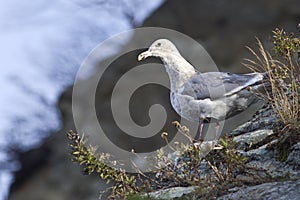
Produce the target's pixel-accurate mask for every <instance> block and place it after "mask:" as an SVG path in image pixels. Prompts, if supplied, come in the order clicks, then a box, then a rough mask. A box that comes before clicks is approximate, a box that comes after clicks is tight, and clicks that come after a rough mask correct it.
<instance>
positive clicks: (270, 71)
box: [244, 30, 300, 130]
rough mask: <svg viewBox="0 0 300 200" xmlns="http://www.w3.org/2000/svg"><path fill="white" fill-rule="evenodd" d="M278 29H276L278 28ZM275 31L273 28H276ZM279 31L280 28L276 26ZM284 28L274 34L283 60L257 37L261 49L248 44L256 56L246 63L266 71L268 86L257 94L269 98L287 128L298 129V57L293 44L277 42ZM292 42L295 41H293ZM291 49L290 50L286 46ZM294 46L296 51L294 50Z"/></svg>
mask: <svg viewBox="0 0 300 200" xmlns="http://www.w3.org/2000/svg"><path fill="white" fill-rule="evenodd" d="M275 31H276V30H275ZM275 31H274V32H275ZM277 31H279V30H277ZM280 33H281V34H283V33H284V32H276V34H275V33H274V34H275V35H274V37H275V36H276V37H275V38H274V45H275V47H274V50H275V53H278V54H279V55H280V56H281V57H282V58H283V61H279V60H276V59H274V58H273V57H272V56H271V54H270V53H269V52H268V51H266V50H265V49H264V47H263V45H262V43H261V42H260V40H259V39H257V41H258V53H257V52H255V51H254V50H252V49H251V48H248V49H249V50H250V51H251V53H252V54H253V55H254V56H255V60H250V59H246V61H247V63H244V65H245V66H246V67H248V68H250V69H252V70H253V71H260V72H267V77H268V81H269V83H270V84H269V85H268V86H267V87H266V88H265V91H264V92H260V93H258V96H259V97H261V98H263V99H264V100H266V101H267V102H268V103H269V105H270V106H271V107H272V109H273V111H274V112H275V113H276V115H277V118H278V120H279V122H280V123H281V124H283V125H284V129H288V130H294V129H297V130H299V120H300V98H299V89H300V83H299V80H300V74H299V61H298V58H297V57H296V55H295V50H296V48H294V47H295V46H296V45H294V46H293V47H290V48H289V46H287V47H286V49H280V47H281V48H284V47H283V45H281V46H278V45H277V46H276V44H278V41H277V37H282V36H280V35H279V36H278V34H280ZM290 46H292V44H290ZM287 49H290V50H287ZM292 50H293V51H292Z"/></svg>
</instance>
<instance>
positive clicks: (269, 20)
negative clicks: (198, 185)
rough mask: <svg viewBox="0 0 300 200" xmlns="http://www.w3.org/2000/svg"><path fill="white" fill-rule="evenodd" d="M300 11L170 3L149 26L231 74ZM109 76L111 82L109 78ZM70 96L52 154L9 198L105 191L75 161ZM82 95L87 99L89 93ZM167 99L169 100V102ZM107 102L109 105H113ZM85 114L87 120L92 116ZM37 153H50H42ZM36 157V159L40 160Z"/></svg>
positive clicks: (275, 0) (288, 4) (289, 6)
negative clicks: (192, 44) (186, 40)
mask: <svg viewBox="0 0 300 200" xmlns="http://www.w3.org/2000/svg"><path fill="white" fill-rule="evenodd" d="M299 11H300V2H299V1H298V0H289V1H281V0H268V1H259V0H251V1H250V0H249V1H233V0H227V1H209V0H205V1H198V0H190V1H188V2H187V1H183V0H170V1H166V2H165V3H164V4H163V5H162V6H161V7H160V8H159V9H158V10H157V11H155V12H154V13H153V14H152V15H151V16H150V17H149V18H148V19H147V20H146V21H145V23H144V26H153V27H166V28H170V29H174V30H177V31H180V32H183V33H185V34H187V35H189V36H191V37H193V38H194V39H196V40H198V41H199V42H200V43H201V44H203V45H204V47H205V48H206V49H207V51H208V52H209V53H210V54H211V56H212V58H213V59H214V60H215V62H216V64H217V65H218V66H224V67H225V68H226V71H232V72H243V71H245V68H244V67H242V66H241V64H240V63H241V62H242V59H243V58H246V57H250V54H249V53H248V52H247V50H246V49H245V46H246V45H249V46H251V47H255V45H254V43H255V39H254V37H255V36H258V37H261V38H262V39H268V38H269V35H270V31H271V30H272V29H273V28H275V27H282V28H285V29H286V30H288V31H294V32H296V31H297V30H296V25H297V24H298V21H297V20H299V16H300V12H299ZM133 59H136V58H133ZM128 62H131V61H128ZM100 65H101V64H100ZM223 70H225V69H224V68H223ZM114 73H120V72H119V71H116V72H114ZM111 76H113V74H111ZM106 78H107V80H109V79H110V77H109V75H108V77H106ZM82 85H83V88H84V87H89V83H88V80H87V81H86V82H84V83H82ZM109 90H110V91H111V90H112V88H108V91H107V92H110V91H109ZM71 93H72V87H70V88H69V89H68V90H67V91H66V92H65V93H64V94H63V95H62V97H61V100H60V103H59V107H60V109H61V112H62V115H63V124H64V127H63V129H62V130H61V131H59V132H57V133H54V134H53V135H52V136H51V137H50V138H49V139H48V140H47V141H46V142H45V144H44V145H43V147H42V149H49V151H48V150H47V152H46V154H44V153H42V157H43V160H44V161H43V162H42V163H39V162H38V161H36V163H39V166H40V167H39V168H37V169H35V170H34V171H33V173H31V174H30V176H27V175H28V174H27V172H25V171H21V172H20V174H21V175H20V177H21V176H22V177H23V178H22V182H19V183H16V184H15V187H14V189H13V192H12V194H11V196H10V199H12V200H19V199H24V198H25V197H26V199H31V200H38V199H44V200H52V199H57V200H60V199H64V200H65V199H72V200H76V199H78V200H79V199H97V198H98V195H99V194H98V192H99V190H101V189H103V188H105V186H106V185H105V184H104V183H103V182H102V181H101V180H100V179H99V178H98V177H95V176H83V175H82V174H81V173H80V170H81V169H80V167H79V166H77V164H73V163H72V162H71V157H70V155H69V154H68V152H69V148H68V146H67V143H68V141H67V137H66V131H68V130H69V129H74V122H73V118H72V108H71V101H72V94H71ZM82 96H83V98H84V97H85V93H84V90H83V93H82ZM146 100H147V98H145V99H143V101H146ZM164 101H166V102H168V101H169V100H168V99H166V98H164ZM102 103H103V104H107V103H109V101H108V100H105V101H102ZM85 114H86V116H87V117H86V119H88V118H89V113H85ZM108 123H109V122H108ZM295 148H296V147H295ZM36 151H37V152H45V151H43V150H42V151H40V149H37V150H36ZM33 155H34V156H33V157H34V158H38V157H39V156H36V154H33ZM30 159H33V158H30ZM38 160H39V159H38ZM288 161H289V162H293V163H295V162H299V159H298V161H296V160H295V159H294V158H288ZM43 163H44V165H43ZM298 164H299V163H298ZM16 180H19V179H18V178H17V179H16ZM297 184H298V185H299V182H298V183H297ZM224 198H225V197H224Z"/></svg>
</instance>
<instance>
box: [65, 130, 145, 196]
mask: <svg viewBox="0 0 300 200" xmlns="http://www.w3.org/2000/svg"><path fill="white" fill-rule="evenodd" d="M67 135H68V138H69V139H70V141H71V142H70V144H69V146H70V147H71V149H72V153H71V154H72V156H73V159H72V161H73V162H77V163H79V164H80V165H83V166H84V168H83V173H84V174H88V175H90V174H92V173H96V174H98V175H99V177H100V178H101V179H103V180H106V181H107V183H109V182H113V186H112V187H111V188H109V189H111V195H110V196H109V197H110V198H120V197H123V196H126V195H130V194H134V193H137V192H140V188H138V187H137V181H136V180H137V179H136V177H135V176H133V175H130V174H127V173H126V172H125V171H124V170H122V169H121V168H120V169H119V170H116V169H114V168H112V167H110V166H108V165H107V164H106V163H108V162H109V163H110V164H111V165H112V166H113V165H116V163H117V161H112V160H111V156H110V155H109V154H104V153H101V154H99V155H97V154H96V149H95V148H94V147H87V146H86V145H85V142H86V141H84V140H83V138H81V137H80V136H79V135H78V134H77V133H74V132H73V131H69V132H68V134H67Z"/></svg>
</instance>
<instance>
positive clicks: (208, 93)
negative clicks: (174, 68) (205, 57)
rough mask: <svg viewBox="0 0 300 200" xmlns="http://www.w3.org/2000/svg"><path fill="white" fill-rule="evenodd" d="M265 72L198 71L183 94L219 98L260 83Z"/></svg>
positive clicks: (198, 97)
mask: <svg viewBox="0 0 300 200" xmlns="http://www.w3.org/2000/svg"><path fill="white" fill-rule="evenodd" d="M263 78H264V74H261V73H251V74H232V73H225V72H207V73H200V72H199V73H197V74H195V75H194V76H192V77H191V78H190V79H189V80H188V81H187V82H186V83H185V84H184V85H183V86H182V88H181V94H185V95H190V96H193V97H194V98H195V99H198V100H199V99H205V98H211V99H219V98H222V97H226V96H229V95H232V94H234V93H237V92H239V91H241V90H243V89H245V88H247V87H248V86H252V85H255V84H260V83H261V80H263Z"/></svg>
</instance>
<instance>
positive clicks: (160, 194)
mask: <svg viewBox="0 0 300 200" xmlns="http://www.w3.org/2000/svg"><path fill="white" fill-rule="evenodd" d="M197 188H198V187H197V186H191V187H173V188H168V189H163V190H159V191H156V192H150V193H147V194H145V195H144V196H145V197H151V198H154V199H174V198H179V197H182V196H183V195H185V194H190V193H192V192H194V191H195V190H196V189H197Z"/></svg>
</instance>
